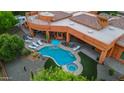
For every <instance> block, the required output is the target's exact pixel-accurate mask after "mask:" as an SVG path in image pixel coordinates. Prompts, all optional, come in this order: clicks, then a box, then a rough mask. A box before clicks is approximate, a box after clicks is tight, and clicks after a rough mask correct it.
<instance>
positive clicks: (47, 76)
mask: <svg viewBox="0 0 124 93" xmlns="http://www.w3.org/2000/svg"><path fill="white" fill-rule="evenodd" d="M32 80H38V81H40V80H44V81H81V80H82V81H86V80H87V79H86V78H85V77H83V76H75V75H74V74H71V73H69V72H65V71H63V70H62V69H61V68H58V67H55V68H52V67H51V68H49V69H44V70H41V71H39V72H37V73H36V74H35V75H34V77H33V79H32Z"/></svg>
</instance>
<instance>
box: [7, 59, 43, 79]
mask: <svg viewBox="0 0 124 93" xmlns="http://www.w3.org/2000/svg"><path fill="white" fill-rule="evenodd" d="M44 63H45V62H44V61H43V62H33V61H30V60H28V59H25V58H20V59H17V60H15V61H14V62H10V63H7V64H6V69H7V73H8V77H9V80H12V81H28V80H30V77H31V76H30V75H31V71H32V72H36V71H38V70H39V69H41V68H43V66H44ZM24 66H25V67H26V69H27V71H26V72H25V71H24Z"/></svg>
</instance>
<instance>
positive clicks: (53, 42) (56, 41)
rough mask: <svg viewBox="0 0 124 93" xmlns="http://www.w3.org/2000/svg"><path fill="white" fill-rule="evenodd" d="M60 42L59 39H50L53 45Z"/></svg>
mask: <svg viewBox="0 0 124 93" xmlns="http://www.w3.org/2000/svg"><path fill="white" fill-rule="evenodd" d="M60 43H61V42H60V41H59V40H52V41H51V44H53V45H55V46H57V45H59V44H60Z"/></svg>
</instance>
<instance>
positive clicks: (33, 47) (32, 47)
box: [28, 45, 37, 49]
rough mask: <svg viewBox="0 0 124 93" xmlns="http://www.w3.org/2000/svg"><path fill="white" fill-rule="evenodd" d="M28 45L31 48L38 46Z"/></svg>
mask: <svg viewBox="0 0 124 93" xmlns="http://www.w3.org/2000/svg"><path fill="white" fill-rule="evenodd" d="M28 47H29V48H31V49H36V48H37V47H35V46H33V45H29V46H28Z"/></svg>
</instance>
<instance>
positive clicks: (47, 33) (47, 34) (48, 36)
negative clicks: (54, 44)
mask: <svg viewBox="0 0 124 93" xmlns="http://www.w3.org/2000/svg"><path fill="white" fill-rule="evenodd" d="M46 40H47V41H49V40H50V33H49V31H46Z"/></svg>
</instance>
